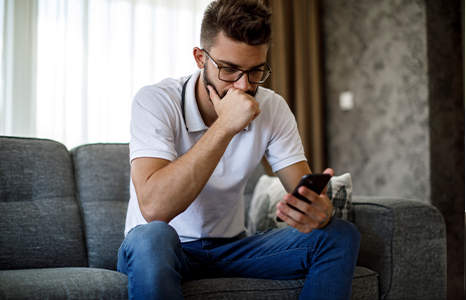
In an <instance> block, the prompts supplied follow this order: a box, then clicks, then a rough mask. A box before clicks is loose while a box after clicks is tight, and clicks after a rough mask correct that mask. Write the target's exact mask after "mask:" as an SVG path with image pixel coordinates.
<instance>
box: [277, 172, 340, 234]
mask: <svg viewBox="0 0 466 300" xmlns="http://www.w3.org/2000/svg"><path fill="white" fill-rule="evenodd" d="M332 176H333V170H332V169H330V168H328V169H326V170H325V171H324V172H323V174H308V175H305V176H303V178H302V179H301V181H300V182H299V183H298V185H297V186H296V188H295V190H294V191H293V192H292V193H289V194H286V195H285V196H284V197H283V201H284V202H285V203H284V202H279V203H278V204H277V221H281V220H282V221H284V222H286V223H287V224H289V225H290V226H292V227H294V228H296V229H298V230H299V231H300V232H303V233H309V232H311V231H312V230H314V229H317V228H323V227H325V226H326V225H327V223H328V221H329V220H330V217H331V214H332V210H333V206H332V203H331V201H330V199H329V198H328V197H327V195H326V193H327V183H328V181H329V180H330V178H331V177H332Z"/></svg>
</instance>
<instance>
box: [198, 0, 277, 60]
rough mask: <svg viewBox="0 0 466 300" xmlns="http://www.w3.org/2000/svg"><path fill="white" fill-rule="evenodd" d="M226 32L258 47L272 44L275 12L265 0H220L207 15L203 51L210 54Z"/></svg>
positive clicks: (231, 36)
mask: <svg viewBox="0 0 466 300" xmlns="http://www.w3.org/2000/svg"><path fill="white" fill-rule="evenodd" d="M220 32H222V33H224V34H225V35H226V36H227V37H229V38H231V39H233V40H234V41H237V42H242V43H245V44H247V45H251V46H256V45H263V44H267V46H269V45H270V43H271V41H272V11H271V10H270V8H268V7H267V6H266V5H265V4H264V3H263V2H262V0H216V1H213V2H211V3H210V4H209V5H208V6H207V8H206V10H205V11H204V18H203V19H202V25H201V47H202V48H204V49H206V50H207V51H209V50H210V48H211V47H212V46H213V45H214V44H215V39H216V38H217V36H218V34H219V33H220Z"/></svg>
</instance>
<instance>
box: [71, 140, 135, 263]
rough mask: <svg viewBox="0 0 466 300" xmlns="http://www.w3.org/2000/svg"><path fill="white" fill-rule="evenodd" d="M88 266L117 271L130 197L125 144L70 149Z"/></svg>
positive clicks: (128, 168)
mask: <svg viewBox="0 0 466 300" xmlns="http://www.w3.org/2000/svg"><path fill="white" fill-rule="evenodd" d="M71 153H72V156H73V161H74V165H75V171H76V186H77V198H78V201H79V203H80V205H81V207H82V213H83V220H84V227H85V237H86V242H87V251H88V257H89V266H90V267H91V268H104V269H110V270H116V264H117V259H118V249H119V247H120V245H121V243H122V242H123V239H124V229H125V219H126V209H127V207H128V200H129V181H130V164H129V147H128V144H92V145H83V146H80V147H77V148H75V149H73V150H72V151H71Z"/></svg>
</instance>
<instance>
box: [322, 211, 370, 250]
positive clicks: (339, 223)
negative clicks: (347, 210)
mask: <svg viewBox="0 0 466 300" xmlns="http://www.w3.org/2000/svg"><path fill="white" fill-rule="evenodd" d="M324 229H325V231H326V232H327V234H328V235H329V237H330V238H331V239H332V240H333V241H334V243H336V244H337V245H338V246H340V247H345V248H347V249H348V250H353V252H354V254H356V255H357V254H358V252H359V245H360V243H361V234H360V233H359V230H358V228H357V227H356V225H354V224H353V223H351V222H348V221H346V220H343V219H339V218H332V220H331V222H330V223H329V224H328V225H327V226H326V227H325V228H324Z"/></svg>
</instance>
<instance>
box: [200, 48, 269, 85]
mask: <svg viewBox="0 0 466 300" xmlns="http://www.w3.org/2000/svg"><path fill="white" fill-rule="evenodd" d="M201 50H202V51H204V52H205V54H207V57H208V58H210V60H211V61H212V63H213V64H214V66H215V67H216V68H217V69H218V79H220V80H221V81H225V82H236V81H238V80H239V79H240V78H241V77H243V75H244V74H248V81H249V83H252V84H262V83H264V82H265V81H266V80H267V79H268V78H269V76H270V74H272V69H271V68H270V67H269V65H268V64H267V63H265V66H266V67H267V70H258V69H251V70H248V71H244V70H241V69H238V68H235V67H220V66H219V65H218V64H217V63H216V62H215V60H214V59H213V58H212V57H211V56H210V54H209V53H208V52H207V51H206V50H205V49H201ZM226 68H228V69H235V70H238V71H240V72H241V73H240V74H239V75H238V77H237V78H236V79H235V80H225V79H222V78H220V70H221V69H226ZM253 71H261V72H264V74H267V76H266V77H265V79H263V80H260V81H258V82H253V81H251V80H250V78H249V73H250V72H253Z"/></svg>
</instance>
